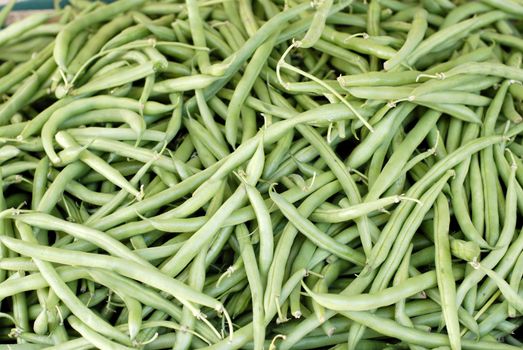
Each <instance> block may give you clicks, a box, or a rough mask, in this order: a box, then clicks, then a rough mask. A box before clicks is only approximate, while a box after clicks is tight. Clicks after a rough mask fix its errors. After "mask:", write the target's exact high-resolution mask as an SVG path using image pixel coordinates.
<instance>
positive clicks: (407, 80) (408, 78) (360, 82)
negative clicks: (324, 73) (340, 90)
mask: <svg viewBox="0 0 523 350" xmlns="http://www.w3.org/2000/svg"><path fill="white" fill-rule="evenodd" d="M420 73H421V72H418V71H406V72H383V71H380V72H368V73H362V74H352V75H342V76H340V77H338V79H337V80H338V83H340V85H341V86H342V87H349V86H382V85H387V86H401V85H407V84H414V83H416V82H417V81H416V80H417V78H418V76H419V74H420Z"/></svg>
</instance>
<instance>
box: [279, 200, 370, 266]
mask: <svg viewBox="0 0 523 350" xmlns="http://www.w3.org/2000/svg"><path fill="white" fill-rule="evenodd" d="M269 194H270V196H271V199H272V200H273V201H274V203H275V204H276V205H277V206H278V208H280V210H281V211H282V212H283V214H284V215H285V216H286V217H287V219H289V221H290V222H292V223H293V225H294V226H295V227H296V228H297V229H298V230H299V231H300V232H302V233H303V234H304V235H306V236H307V238H309V239H310V240H312V241H313V242H315V243H316V244H317V245H318V246H319V247H321V248H323V249H325V250H327V251H329V252H331V253H332V254H335V255H336V256H338V257H340V258H343V259H345V260H348V261H350V262H353V263H355V264H358V265H363V264H364V260H365V259H364V258H363V256H362V255H361V253H358V252H357V251H355V250H354V249H352V248H349V247H340V246H339V245H337V244H336V241H335V240H333V239H332V238H331V237H329V236H327V235H325V234H324V233H323V232H321V231H320V230H318V228H317V227H316V226H315V225H314V224H313V223H311V222H310V221H309V220H307V219H305V218H302V217H301V216H300V214H299V212H298V210H297V209H296V208H294V207H293V206H292V204H290V203H288V202H286V201H285V199H284V198H283V197H282V196H281V195H279V194H277V193H276V192H274V191H271V192H270V193H269Z"/></svg>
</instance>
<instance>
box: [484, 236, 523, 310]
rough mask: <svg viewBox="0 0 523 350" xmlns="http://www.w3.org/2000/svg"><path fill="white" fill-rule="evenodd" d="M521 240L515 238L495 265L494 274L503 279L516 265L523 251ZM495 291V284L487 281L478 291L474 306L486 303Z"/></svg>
mask: <svg viewBox="0 0 523 350" xmlns="http://www.w3.org/2000/svg"><path fill="white" fill-rule="evenodd" d="M522 240H523V238H522V239H519V237H518V238H516V239H515V240H514V241H513V242H512V243H511V244H510V246H509V247H508V249H507V251H506V255H505V256H504V257H503V258H502V259H501V260H500V262H499V263H498V264H497V266H496V269H495V272H496V273H497V274H498V275H500V276H503V277H506V276H507V275H508V273H509V271H510V270H511V269H512V268H513V267H514V265H515V264H516V259H517V257H518V256H519V254H520V252H521V251H522V250H523V242H522ZM495 289H496V284H495V283H493V281H490V280H487V281H485V283H483V285H481V287H480V288H479V289H478V296H477V297H476V304H477V305H478V306H481V305H484V304H485V303H486V302H487V299H488V298H490V297H491V296H492V295H493V294H494V293H495V291H496V290H495Z"/></svg>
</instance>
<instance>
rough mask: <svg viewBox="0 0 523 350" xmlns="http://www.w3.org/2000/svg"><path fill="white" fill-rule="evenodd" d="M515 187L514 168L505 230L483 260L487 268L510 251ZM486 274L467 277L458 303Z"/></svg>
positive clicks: (511, 174) (480, 271)
mask: <svg viewBox="0 0 523 350" xmlns="http://www.w3.org/2000/svg"><path fill="white" fill-rule="evenodd" d="M514 186H515V169H514V168H512V169H511V172H510V180H509V185H508V188H507V200H506V207H505V212H506V214H505V221H504V223H503V229H502V230H501V233H500V235H499V239H498V240H497V242H496V245H495V248H496V249H494V250H492V251H491V252H490V253H489V254H488V255H487V256H486V257H485V258H484V259H482V261H481V264H482V266H484V267H485V268H493V267H494V266H495V265H496V264H497V263H498V262H499V261H500V260H501V258H502V257H503V255H504V254H505V252H506V251H507V249H508V246H507V245H508V243H509V242H510V241H511V240H512V237H513V235H514V230H515V218H516V216H517V215H516V210H517V205H516V200H517V195H516V193H515V190H514ZM483 276H484V274H483V271H482V270H475V271H473V272H472V273H470V274H469V275H467V276H466V277H465V279H464V280H463V282H462V283H461V285H460V286H459V287H458V290H457V303H458V305H460V304H461V302H462V301H463V298H464V296H465V293H466V292H467V291H468V289H469V288H470V287H472V286H473V285H475V284H476V283H477V282H479V281H480V280H481V278H483Z"/></svg>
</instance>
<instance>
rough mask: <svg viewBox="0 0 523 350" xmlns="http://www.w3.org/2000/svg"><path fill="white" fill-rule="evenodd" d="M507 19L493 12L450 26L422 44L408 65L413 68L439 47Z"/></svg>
mask: <svg viewBox="0 0 523 350" xmlns="http://www.w3.org/2000/svg"><path fill="white" fill-rule="evenodd" d="M505 17H506V14H505V13H503V12H501V11H491V12H488V13H486V14H483V15H479V16H477V17H475V18H471V19H468V20H464V21H462V22H459V23H456V24H453V25H450V26H448V27H446V28H444V29H442V30H440V31H439V32H437V33H435V34H433V35H432V36H430V38H427V39H425V40H424V41H423V42H421V43H420V44H419V46H418V47H417V48H416V49H415V50H414V51H413V52H412V53H411V54H410V55H409V56H408V57H407V59H406V63H407V64H408V65H409V66H413V65H414V64H415V63H416V62H417V61H418V60H419V59H420V58H421V57H422V56H423V55H425V54H427V53H429V52H431V51H433V50H434V49H435V48H436V47H437V46H438V45H441V44H443V43H445V44H446V45H449V44H450V43H452V42H453V41H456V40H459V39H460V38H463V37H465V36H466V35H468V34H469V33H470V32H471V31H473V30H476V29H479V28H481V27H484V26H486V25H489V24H490V23H492V22H495V21H498V20H500V19H503V18H505Z"/></svg>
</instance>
